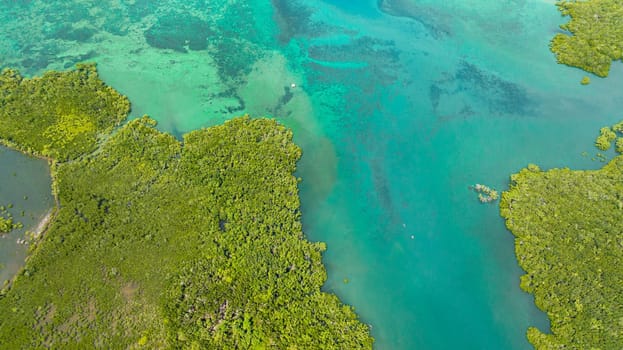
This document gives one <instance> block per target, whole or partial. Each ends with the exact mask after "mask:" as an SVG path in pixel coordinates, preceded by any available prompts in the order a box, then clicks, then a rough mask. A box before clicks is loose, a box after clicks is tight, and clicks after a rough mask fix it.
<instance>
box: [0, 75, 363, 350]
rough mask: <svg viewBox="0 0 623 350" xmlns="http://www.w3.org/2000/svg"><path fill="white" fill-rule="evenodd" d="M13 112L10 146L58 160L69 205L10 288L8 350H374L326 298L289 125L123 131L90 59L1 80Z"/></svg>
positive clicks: (1, 96) (111, 93)
mask: <svg viewBox="0 0 623 350" xmlns="http://www.w3.org/2000/svg"><path fill="white" fill-rule="evenodd" d="M0 106H2V108H0V139H1V140H2V143H4V144H5V145H8V146H10V147H13V148H15V149H19V150H21V151H23V152H24V153H27V154H30V155H36V156H40V157H46V158H47V159H49V161H50V162H51V163H52V165H51V169H52V177H53V192H54V195H55V196H56V198H57V206H58V207H57V208H56V213H55V214H54V216H53V218H52V220H51V222H50V224H49V227H48V229H47V231H46V232H44V233H43V234H42V235H41V236H40V238H39V239H38V241H37V242H34V244H33V245H32V247H31V252H30V256H29V258H28V260H27V262H26V265H25V266H24V268H23V269H22V270H21V272H20V273H19V274H18V276H16V277H15V278H14V280H13V281H12V283H11V284H10V285H9V286H8V287H5V288H4V289H3V290H2V292H1V293H0V312H1V313H2V318H1V319H0V344H2V347H3V348H10V349H21V348H43V347H45V348H91V347H94V346H95V347H107V348H134V347H138V346H144V347H145V348H209V349H235V348H254V349H263V348H278V349H285V348H291V349H294V348H299V349H309V348H323V349H358V348H371V346H372V342H373V340H372V338H371V337H370V336H369V329H368V326H367V325H365V324H362V323H361V322H359V321H358V320H357V317H356V315H355V314H354V312H353V310H352V309H351V308H350V307H348V306H346V305H343V304H342V303H341V302H340V301H339V300H338V298H337V297H336V296H335V295H332V294H328V293H325V292H322V291H320V287H321V286H322V284H323V283H324V281H325V279H326V273H325V270H324V267H323V265H322V262H321V253H322V252H323V251H324V249H325V245H324V244H323V243H311V242H308V241H307V240H305V237H304V235H303V233H302V229H301V222H300V216H301V213H300V210H299V197H298V190H297V183H298V181H299V179H297V178H296V177H294V176H293V172H294V170H295V168H296V161H297V160H298V159H299V157H300V156H301V151H300V149H299V148H298V147H297V146H296V145H295V144H294V143H293V142H292V133H291V132H290V131H289V130H287V129H286V128H285V127H283V126H281V125H279V124H278V123H277V122H275V121H273V120H268V119H251V118H249V117H241V118H236V119H233V120H230V121H228V122H226V123H225V124H224V125H221V126H215V127H211V128H208V129H203V130H197V131H193V132H190V133H188V134H186V135H184V137H183V141H181V142H180V141H178V140H177V139H175V138H174V137H173V136H171V135H169V134H165V133H162V132H160V131H158V130H157V129H156V128H155V126H156V122H155V121H154V120H152V119H150V118H149V117H147V116H145V117H142V118H139V119H134V120H131V121H129V122H127V123H125V124H123V123H124V120H125V118H126V116H127V114H128V112H129V108H130V104H129V101H128V100H127V98H125V97H124V96H122V95H120V94H119V93H118V92H116V91H115V90H113V89H112V88H111V87H108V86H106V85H105V84H104V83H103V82H102V81H101V80H100V79H99V77H98V74H97V71H96V67H95V65H92V64H80V65H78V66H77V69H75V70H72V71H68V72H47V73H45V74H44V75H43V76H41V77H37V78H32V79H26V78H23V77H22V76H21V75H20V74H19V73H18V72H16V71H14V70H4V71H3V72H2V75H0ZM122 124H123V125H122ZM120 125H122V126H120Z"/></svg>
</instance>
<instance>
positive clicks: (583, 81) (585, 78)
mask: <svg viewBox="0 0 623 350" xmlns="http://www.w3.org/2000/svg"><path fill="white" fill-rule="evenodd" d="M590 83H591V78H589V77H587V76H584V77H582V80H580V84H582V85H588V84H590Z"/></svg>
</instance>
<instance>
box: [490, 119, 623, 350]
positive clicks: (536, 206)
mask: <svg viewBox="0 0 623 350" xmlns="http://www.w3.org/2000/svg"><path fill="white" fill-rule="evenodd" d="M617 125H619V126H620V125H623V123H619V124H617ZM615 128H616V126H615ZM604 129H608V130H604ZM617 130H618V129H617ZM618 131H620V130H618ZM610 132H612V130H611V129H610V128H603V129H602V131H601V135H602V136H600V137H606V138H607V139H608V140H609V142H610V143H611V142H612V141H613V137H612V135H611V134H610ZM603 135H606V136H603ZM600 145H602V144H601V143H599V142H597V143H596V146H597V147H600ZM602 146H603V145H602ZM601 148H602V147H600V149H601ZM622 178H623V155H619V156H616V157H615V158H614V159H612V160H611V161H610V162H609V163H608V164H606V165H605V166H604V167H603V168H601V169H599V170H569V169H566V168H565V169H551V170H547V171H542V170H541V169H540V168H539V167H538V166H536V165H530V166H528V168H526V169H522V170H521V171H520V172H519V173H518V174H514V175H512V176H511V186H510V189H509V190H508V191H506V192H504V193H503V194H502V199H501V202H500V214H501V216H502V217H503V218H504V219H506V226H507V227H508V229H509V230H510V231H511V232H512V233H513V235H514V236H515V253H516V256H517V260H518V262H519V265H520V266H521V268H522V269H523V270H524V271H525V272H526V274H525V275H523V276H522V277H521V283H520V286H521V288H522V289H523V290H524V291H526V292H528V293H531V294H533V295H534V297H535V303H536V305H537V306H538V307H539V308H540V309H541V310H543V311H544V312H546V313H547V315H548V317H549V319H550V322H551V334H545V333H542V332H541V331H540V330H538V329H536V328H534V327H530V328H529V329H528V332H527V336H528V340H529V341H530V342H531V343H532V344H533V345H534V346H535V348H536V349H537V350H538V349H562V348H570V349H621V348H623V332H622V331H621V329H622V328H621V327H622V322H623V318H622V316H623V306H622V305H623V285H622V284H621V281H623V269H621V266H622V264H623V182H622V181H621V179H622Z"/></svg>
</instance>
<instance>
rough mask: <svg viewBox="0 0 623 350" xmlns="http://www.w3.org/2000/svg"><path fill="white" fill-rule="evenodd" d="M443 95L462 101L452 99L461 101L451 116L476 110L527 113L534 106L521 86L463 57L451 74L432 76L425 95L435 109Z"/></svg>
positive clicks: (505, 113) (499, 113) (470, 113)
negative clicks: (459, 106) (480, 107)
mask: <svg viewBox="0 0 623 350" xmlns="http://www.w3.org/2000/svg"><path fill="white" fill-rule="evenodd" d="M443 98H446V99H448V98H449V99H456V100H457V101H458V102H461V101H460V100H463V101H462V103H455V104H457V105H459V104H460V105H463V107H462V109H461V110H460V111H455V112H456V113H458V115H455V116H459V115H460V116H469V115H473V114H475V113H477V112H483V113H489V114H492V115H529V114H532V113H533V110H534V101H532V100H531V99H530V97H529V96H528V92H527V91H526V89H525V88H524V87H522V86H520V85H518V84H516V83H513V82H511V81H508V80H505V79H503V78H501V77H499V76H498V75H496V74H493V73H491V72H487V71H485V70H482V69H480V68H479V67H478V66H476V65H475V64H472V63H469V62H466V61H462V62H461V63H460V64H459V65H458V67H457V70H456V72H455V73H454V74H453V75H448V76H446V77H444V78H442V79H439V80H436V81H434V82H433V83H432V84H431V85H430V88H429V99H430V103H431V106H432V107H433V110H435V112H438V109H439V108H440V107H441V106H440V104H441V102H440V100H442V99H443ZM470 101H471V102H475V103H474V104H472V103H470ZM481 104H484V106H486V110H485V111H478V109H479V105H481ZM444 116H445V117H449V115H444Z"/></svg>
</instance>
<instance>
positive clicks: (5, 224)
mask: <svg viewBox="0 0 623 350" xmlns="http://www.w3.org/2000/svg"><path fill="white" fill-rule="evenodd" d="M12 230H13V219H12V218H10V217H8V218H5V217H3V216H0V233H9V232H11V231H12Z"/></svg>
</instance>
